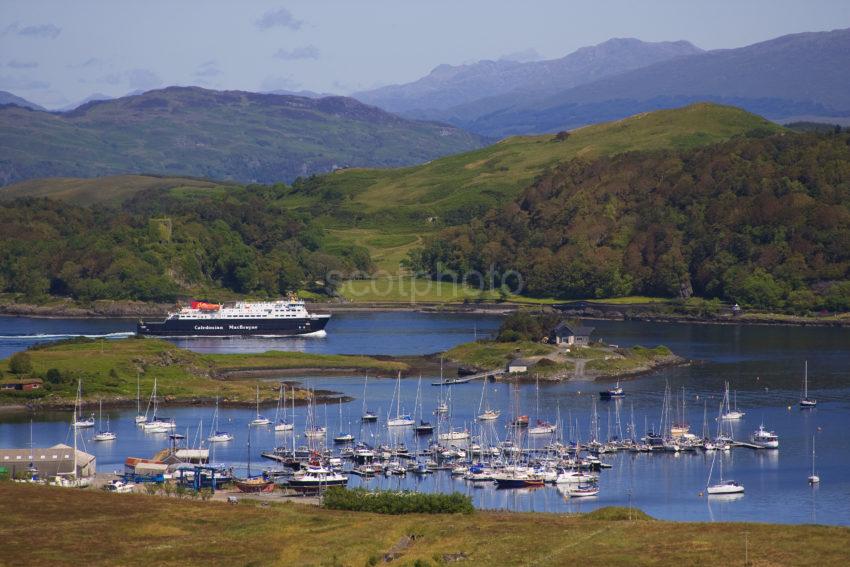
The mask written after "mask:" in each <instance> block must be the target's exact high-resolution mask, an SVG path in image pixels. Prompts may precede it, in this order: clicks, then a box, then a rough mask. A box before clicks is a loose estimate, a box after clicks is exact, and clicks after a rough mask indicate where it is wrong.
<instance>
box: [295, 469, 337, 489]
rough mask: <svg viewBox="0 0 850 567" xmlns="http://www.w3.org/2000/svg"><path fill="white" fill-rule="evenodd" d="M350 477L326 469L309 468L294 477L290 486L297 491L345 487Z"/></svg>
mask: <svg viewBox="0 0 850 567" xmlns="http://www.w3.org/2000/svg"><path fill="white" fill-rule="evenodd" d="M346 484H348V477H347V476H345V475H344V474H341V473H338V472H335V471H333V470H330V469H326V468H324V467H314V466H311V467H308V468H307V469H305V470H301V471H298V472H296V473H295V474H294V475H292V478H290V479H289V482H288V486H289V487H290V488H295V489H311V488H313V489H319V488H324V487H327V486H345V485H346Z"/></svg>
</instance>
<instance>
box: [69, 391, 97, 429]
mask: <svg viewBox="0 0 850 567" xmlns="http://www.w3.org/2000/svg"><path fill="white" fill-rule="evenodd" d="M82 392H83V382H82V380H80V381H79V382H78V383H77V402H76V403H77V404H79V407H80V409H82V405H83V401H82ZM76 415H79V413H78V414H76ZM94 423H95V421H94V414H91V415H89V416H88V417H87V418H85V419H83V418H77V417H76V416H75V417H74V429H86V428H88V427H94Z"/></svg>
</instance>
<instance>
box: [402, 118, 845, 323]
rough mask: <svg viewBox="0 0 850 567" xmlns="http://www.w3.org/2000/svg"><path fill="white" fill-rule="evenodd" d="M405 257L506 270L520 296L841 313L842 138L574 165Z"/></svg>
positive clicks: (734, 143)
mask: <svg viewBox="0 0 850 567" xmlns="http://www.w3.org/2000/svg"><path fill="white" fill-rule="evenodd" d="M414 260H415V261H414V262H413V263H414V266H415V267H416V268H417V270H418V271H420V272H425V273H431V274H443V273H449V272H454V273H457V274H464V273H472V274H475V273H486V272H487V270H490V269H495V271H496V272H497V273H505V274H507V273H509V272H510V271H511V270H515V271H516V272H518V273H519V274H521V275H522V286H523V289H524V291H525V293H528V294H529V295H532V296H537V297H545V298H549V297H561V298H565V299H568V298H569V299H582V298H587V297H599V298H605V297H620V296H628V295H633V294H639V295H646V296H652V297H668V298H679V297H682V298H687V297H690V296H691V295H692V294H695V295H696V296H698V297H703V298H719V299H722V300H725V301H728V302H730V303H733V302H734V303H739V304H741V305H744V306H747V307H755V308H762V309H777V308H782V309H789V310H792V311H794V312H797V313H806V312H811V311H813V310H822V309H825V310H829V311H848V310H850V135H848V134H845V133H831V134H821V135H818V134H795V135H774V136H764V137H762V136H748V137H741V138H738V139H735V140H730V141H728V142H724V143H721V144H715V145H712V146H710V147H705V148H697V149H691V150H681V151H663V152H654V153H631V154H621V155H618V156H613V157H605V158H600V159H597V160H594V161H584V160H574V161H572V162H570V163H568V164H564V165H561V166H559V167H558V168H557V169H555V170H554V171H552V172H551V173H549V174H547V175H543V176H541V177H540V178H538V179H537V180H536V181H535V183H534V184H533V185H531V186H530V187H528V188H527V189H526V190H524V191H523V192H522V194H521V195H520V196H519V197H517V198H516V200H515V201H514V202H513V203H511V204H509V205H505V206H503V207H499V208H494V209H492V210H491V211H489V212H488V213H487V214H485V215H481V217H480V220H479V221H478V222H476V223H471V224H469V225H468V226H456V227H451V228H447V229H446V230H445V231H443V232H442V233H440V234H439V236H437V237H435V238H433V239H432V240H431V241H429V243H428V245H427V246H426V247H425V248H424V249H423V250H421V251H420V252H419V253H418V254H417V255H416V257H415V258H414ZM518 280H519V278H518V277H514V278H513V280H512V281H505V283H506V284H508V285H517V284H518V283H519V281H518ZM494 285H495V287H498V286H499V285H500V282H498V281H497V282H495V284H494Z"/></svg>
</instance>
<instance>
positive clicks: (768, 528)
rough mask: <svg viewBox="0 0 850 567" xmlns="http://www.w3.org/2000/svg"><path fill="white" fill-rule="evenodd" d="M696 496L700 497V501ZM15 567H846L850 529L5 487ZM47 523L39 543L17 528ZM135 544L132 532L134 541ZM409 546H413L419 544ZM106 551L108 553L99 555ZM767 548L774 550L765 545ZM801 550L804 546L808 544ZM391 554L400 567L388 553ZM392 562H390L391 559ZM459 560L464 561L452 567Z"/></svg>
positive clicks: (606, 513)
mask: <svg viewBox="0 0 850 567" xmlns="http://www.w3.org/2000/svg"><path fill="white" fill-rule="evenodd" d="M694 498H696V496H694ZM0 514H3V517H4V518H5V519H6V521H5V522H3V524H2V525H0V537H2V538H3V541H4V542H5V543H6V545H5V546H4V557H3V560H4V561H6V562H8V564H10V565H24V564H26V565H32V566H39V565H50V566H54V565H59V564H66V563H68V562H69V561H73V562H74V563H76V564H86V565H116V564H120V565H125V564H148V565H298V566H302V567H306V566H313V565H346V566H348V565H350V566H356V567H361V566H363V565H367V566H368V565H378V564H383V563H385V562H388V561H392V563H390V564H391V565H404V566H410V565H417V566H421V567H425V566H432V567H433V566H437V565H444V564H452V565H455V564H456V565H463V566H464V567H467V566H468V567H475V566H479V565H565V564H569V563H571V562H575V561H576V558H580V563H581V564H582V565H588V566H596V565H599V566H603V565H604V566H606V567H617V566H626V565H628V566H629V567H632V566H644V565H647V566H648V565H742V564H743V562H744V548H745V545H746V542H747V541H748V542H749V548H748V557H747V558H748V560H749V565H777V566H778V565H782V566H796V565H800V566H803V565H818V566H822V567H833V566H843V565H845V564H846V562H847V549H848V548H849V547H850V529H848V528H843V527H831V526H814V525H802V526H786V525H774V524H755V523H697V522H664V521H657V520H652V519H648V518H647V517H646V516H645V515H644V514H642V513H640V512H639V511H633V512H632V518H638V519H632V520H629V511H628V510H625V509H619V508H604V509H601V510H597V511H595V512H591V513H589V514H580V515H553V514H519V513H507V512H475V513H474V514H469V515H466V514H456V515H447V514H442V515H436V516H435V515H426V514H410V515H402V516H389V515H378V514H369V513H361V512H345V511H334V510H324V509H321V508H314V507H309V506H304V505H300V504H292V503H288V504H283V503H281V504H272V505H271V506H257V505H254V504H252V503H251V502H250V501H247V500H245V499H242V501H241V502H240V503H239V504H238V505H236V506H233V505H228V504H225V503H224V502H215V501H213V502H197V501H194V502H193V501H187V500H178V499H177V498H165V497H161V496H147V495H142V494H105V493H98V492H92V491H87V490H68V489H62V488H50V487H41V486H32V485H25V484H16V483H11V482H4V483H0ZM42 525H50V526H52V527H53V528H55V529H53V531H52V532H51V537H49V538H43V540H41V541H39V543H38V545H34V544H33V543H32V539H31V537H30V536H29V535H28V534H27V531H26V530H22V529H21V526H42ZM128 534H132V536H131V537H128ZM411 536H413V537H411ZM104 541H108V542H109V545H103V542H104ZM765 541H769V542H770V544H769V545H761V544H760V542H765ZM801 542H805V545H801ZM391 553H393V555H394V557H392V556H390V555H389V554H391ZM393 559H394V560H393ZM455 561H457V563H454V562H455Z"/></svg>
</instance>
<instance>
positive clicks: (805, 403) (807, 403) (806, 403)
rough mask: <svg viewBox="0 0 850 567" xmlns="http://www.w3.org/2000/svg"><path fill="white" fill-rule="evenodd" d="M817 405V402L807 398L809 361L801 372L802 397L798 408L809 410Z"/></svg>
mask: <svg viewBox="0 0 850 567" xmlns="http://www.w3.org/2000/svg"><path fill="white" fill-rule="evenodd" d="M817 405H818V401H817V400H815V399H813V398H810V397H809V361H808V360H807V361H806V364H805V367H804V370H803V395H802V396H801V397H800V408H802V409H810V408H813V407H815V406H817Z"/></svg>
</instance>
